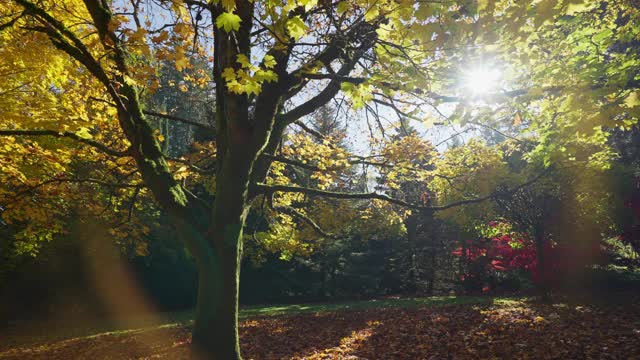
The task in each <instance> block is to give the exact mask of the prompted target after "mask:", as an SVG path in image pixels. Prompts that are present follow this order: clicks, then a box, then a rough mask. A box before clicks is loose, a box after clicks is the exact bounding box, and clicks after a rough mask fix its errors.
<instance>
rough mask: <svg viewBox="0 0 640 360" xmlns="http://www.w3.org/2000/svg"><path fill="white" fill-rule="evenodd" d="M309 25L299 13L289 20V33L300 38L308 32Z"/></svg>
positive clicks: (295, 37)
mask: <svg viewBox="0 0 640 360" xmlns="http://www.w3.org/2000/svg"><path fill="white" fill-rule="evenodd" d="M307 29H308V28H307V25H306V24H305V23H304V21H302V18H301V17H300V16H298V15H296V16H294V17H292V18H291V19H289V20H287V33H288V34H289V36H291V37H292V38H294V39H296V40H299V39H300V38H302V37H303V36H304V35H305V34H306V33H307Z"/></svg>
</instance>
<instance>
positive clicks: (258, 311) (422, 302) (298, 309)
mask: <svg viewBox="0 0 640 360" xmlns="http://www.w3.org/2000/svg"><path fill="white" fill-rule="evenodd" d="M493 300H494V299H493V298H491V297H486V296H433V297H428V298H406V299H377V300H364V301H348V302H336V303H308V304H293V305H263V306H252V307H245V308H242V309H240V315H239V316H240V318H241V319H247V318H252V317H261V316H277V315H296V314H301V313H315V312H333V311H349V310H351V311H355V310H367V309H376V308H390V307H403V308H415V307H418V306H443V305H465V304H481V303H486V304H489V303H492V302H493Z"/></svg>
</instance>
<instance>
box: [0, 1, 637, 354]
mask: <svg viewBox="0 0 640 360" xmlns="http://www.w3.org/2000/svg"><path fill="white" fill-rule="evenodd" d="M508 3H509V2H506V1H505V2H502V1H500V2H493V1H487V2H485V1H481V2H479V4H475V3H474V2H472V1H465V2H463V3H460V4H456V5H451V4H448V3H442V2H439V1H434V2H413V1H406V2H397V1H369V0H357V1H352V2H351V1H341V2H337V3H333V2H328V1H313V0H310V1H309V0H299V1H291V2H286V3H281V2H272V1H240V0H238V1H226V0H223V1H212V2H201V1H198V0H172V1H162V2H155V1H143V2H140V1H132V2H130V3H125V2H123V3H117V2H111V1H108V0H85V1H82V2H81V1H55V0H49V1H43V2H32V1H29V0H10V1H8V2H4V3H3V4H2V5H0V14H1V15H2V23H0V29H2V33H1V34H2V42H3V51H4V52H5V53H4V54H3V59H4V60H3V66H5V67H3V71H5V70H4V69H5V68H9V70H11V69H10V68H11V66H12V65H11V64H9V62H8V61H7V59H16V58H17V59H21V60H22V61H23V62H25V63H29V64H30V65H35V67H33V66H32V67H28V69H27V71H24V72H22V73H20V74H18V75H9V78H10V79H12V80H15V81H17V82H18V84H16V86H18V88H19V89H23V90H24V89H28V91H29V92H30V93H35V94H38V95H39V96H40V95H41V96H42V99H44V100H47V99H49V98H52V99H53V98H60V99H63V105H66V106H63V107H60V106H59V105H60V104H58V103H55V101H53V100H52V101H51V102H50V103H47V102H46V101H44V100H42V99H41V100H40V101H37V102H35V103H34V104H32V103H31V102H30V101H29V98H30V97H26V96H24V94H21V93H20V92H16V91H13V90H12V94H15V96H12V97H7V99H8V100H9V103H10V104H11V107H9V108H8V109H9V110H8V112H9V113H10V114H11V115H12V117H11V119H10V120H9V121H8V122H5V119H3V120H2V121H3V122H2V124H3V125H4V126H5V127H6V128H5V129H3V130H0V135H3V136H11V137H16V136H25V137H36V138H41V137H46V138H52V137H54V138H63V139H65V140H74V141H75V142H77V143H80V144H81V145H83V146H88V147H90V148H93V149H97V150H100V151H101V152H103V153H106V155H105V156H107V157H110V158H111V159H112V161H113V162H114V163H116V165H118V162H121V163H123V164H124V163H127V164H129V166H131V167H132V168H133V169H134V171H135V174H136V179H137V181H135V182H127V181H126V180H124V181H125V182H126V183H125V184H124V185H122V183H119V184H117V185H118V186H128V187H133V188H134V189H135V188H138V187H140V188H142V187H144V188H145V189H147V191H149V193H150V194H151V195H152V196H153V198H154V199H155V200H156V202H157V203H158V205H159V206H161V207H162V208H163V209H165V210H166V211H167V213H168V214H169V215H170V217H171V219H172V222H173V223H174V225H175V227H176V228H177V230H178V233H179V234H180V237H181V238H182V240H183V241H184V243H185V244H186V246H187V247H188V248H189V250H190V252H191V253H192V254H193V255H194V257H195V259H196V263H197V267H198V272H199V290H198V299H197V308H196V319H195V323H194V327H193V342H192V344H193V355H194V357H197V358H218V359H237V358H240V350H239V345H238V331H237V316H238V286H239V269H240V260H241V257H242V249H243V228H244V225H245V222H246V219H247V215H248V213H249V210H250V208H251V206H252V205H253V204H254V202H257V201H260V200H261V199H267V201H270V200H269V199H273V198H274V194H282V193H285V194H307V195H314V196H326V197H333V198H338V199H374V200H377V201H386V202H391V203H394V204H396V205H400V206H406V207H409V208H412V209H415V210H430V211H431V210H432V211H438V210H445V209H449V208H451V207H453V206H457V205H464V204H469V203H475V202H480V201H483V200H486V199H488V198H490V197H491V194H483V195H482V196H479V197H475V198H470V197H467V196H464V197H462V198H459V199H457V200H456V201H454V202H453V203H450V204H435V203H434V204H432V205H428V206H425V205H423V204H420V203H410V202H407V201H403V200H399V199H394V198H391V197H390V196H389V195H387V194H382V193H377V192H371V193H343V192H338V191H328V190H323V189H318V188H302V187H298V186H292V185H289V184H286V183H278V182H274V181H272V180H273V177H274V174H272V173H271V170H273V169H272V165H277V164H278V163H282V162H286V161H288V160H287V159H286V158H281V157H279V155H280V152H279V151H280V148H281V145H282V141H283V136H284V134H285V130H286V129H287V128H288V127H289V126H290V125H293V124H296V123H297V124H300V123H299V120H300V119H302V118H303V117H304V116H306V115H309V114H311V113H313V112H314V111H315V110H316V109H318V108H319V107H320V106H322V105H324V104H326V103H327V102H329V101H330V100H332V99H333V98H334V97H336V96H337V95H338V94H339V93H343V94H345V95H346V96H347V97H348V103H349V104H350V105H351V106H352V107H353V108H354V109H355V110H358V109H363V111H364V115H367V116H368V115H370V114H371V115H373V118H374V119H375V120H376V123H377V124H378V126H379V129H380V131H384V126H382V121H383V114H381V112H379V111H376V110H375V107H378V106H380V107H384V108H386V109H388V111H391V112H392V113H395V114H396V115H398V116H399V117H402V118H410V119H422V118H424V117H427V116H428V114H427V111H426V110H425V107H428V106H430V105H432V104H433V101H435V102H438V101H444V100H446V97H442V96H440V95H437V94H433V93H431V92H430V91H428V90H426V89H430V86H431V85H432V84H431V81H430V79H431V74H430V73H431V71H432V70H434V69H435V68H436V67H435V65H436V63H435V62H434V61H433V60H434V59H437V58H440V59H441V58H442V57H440V56H441V55H442V54H444V53H445V52H444V51H445V50H446V48H447V46H448V44H449V42H451V41H454V40H458V41H463V40H464V39H466V38H467V37H475V36H476V35H477V30H476V29H483V28H487V27H491V24H492V21H493V20H492V19H491V18H492V17H493V16H494V13H495V15H496V16H498V17H500V19H499V20H500V21H499V22H498V23H499V25H502V24H505V23H507V28H506V30H504V31H505V33H512V34H515V35H513V36H516V37H517V36H522V34H521V33H520V32H519V28H518V26H519V25H520V24H522V23H523V21H524V20H523V19H524V18H525V16H523V13H526V11H536V10H544V9H546V10H547V11H545V12H543V11H539V12H540V13H541V14H542V15H540V16H538V17H537V18H536V24H537V23H538V21H539V20H541V21H542V22H543V23H544V22H545V21H546V20H549V19H551V18H553V17H554V16H555V17H559V16H561V14H564V13H566V12H567V11H569V10H568V8H569V7H571V5H572V4H574V3H575V2H574V1H544V2H542V3H544V6H549V5H553V6H551V8H552V9H551V10H549V9H547V8H546V7H544V6H543V5H541V4H538V2H535V1H523V2H518V4H516V5H512V6H509V5H508ZM143 5H144V6H143ZM476 5H478V6H476ZM587 10H590V9H587ZM571 11H575V9H573V10H571ZM154 12H156V13H162V14H163V15H166V16H167V18H168V19H170V20H167V21H164V22H162V21H160V20H159V19H157V18H154V17H153V16H152V15H153V13H154ZM478 12H479V13H480V14H481V17H480V18H479V20H478V21H476V20H477V19H478V18H477V16H476V15H477V13H478ZM160 22H162V23H160ZM322 24H328V25H327V26H323V25H322ZM514 24H515V25H516V29H513V28H512V27H513V25H514ZM167 27H172V28H173V33H172V34H171V35H170V34H169V32H168V31H167V30H166V29H167ZM498 29H501V28H498ZM526 30H530V29H529V28H527V29H526ZM501 31H502V30H501ZM553 34H556V33H553ZM211 38H212V39H211ZM25 39H28V40H29V41H32V44H33V45H34V46H33V47H30V48H28V49H25V47H23V46H21V45H22V43H23V42H24V41H23V40H25ZM209 40H211V41H209ZM507 40H512V39H507ZM211 43H212V45H213V46H212V49H209V50H211V51H209V53H207V50H208V49H207V46H209V45H210V44H211ZM520 43H522V42H520ZM5 44H8V45H10V46H9V47H8V48H7V50H5V49H4V45H5ZM522 47H523V48H526V45H524V44H523V45H522ZM43 53H46V54H52V55H53V56H52V57H49V56H43ZM194 53H207V55H210V56H211V57H212V61H213V74H212V76H211V79H212V81H213V82H214V83H215V115H214V116H215V124H216V125H215V147H216V149H215V174H213V178H214V179H215V180H214V181H215V182H214V184H215V186H212V195H213V200H212V201H206V200H203V199H202V198H201V197H199V196H197V195H196V194H195V193H194V192H192V191H190V190H189V188H188V186H187V185H185V184H186V182H185V181H183V179H181V178H180V177H181V176H180V175H179V174H180V173H184V172H185V171H186V170H191V171H193V172H194V173H195V172H198V171H199V170H198V169H200V168H199V167H198V166H197V164H195V163H192V162H189V161H187V163H186V164H183V163H182V164H181V163H180V162H179V161H175V160H172V159H171V158H169V157H168V156H167V155H166V154H164V153H163V151H162V146H161V141H160V140H161V139H160V138H159V137H158V136H157V135H158V134H157V133H156V132H155V131H154V128H153V126H152V125H151V123H150V121H149V120H148V115H149V114H158V112H155V111H153V109H151V110H149V109H146V108H145V106H144V102H143V101H142V100H141V99H142V98H143V97H144V94H145V92H151V91H154V89H156V88H157V87H158V80H157V78H156V76H155V70H154V62H153V61H150V60H149V59H151V58H156V59H158V60H162V59H166V60H169V61H172V62H173V63H174V65H175V67H176V69H177V70H178V71H182V70H184V69H187V68H191V66H192V63H191V61H190V57H191V56H192V54H194ZM616 64H617V63H616ZM616 64H614V66H612V67H615V65H616ZM52 65H55V66H52ZM47 69H49V70H47ZM47 71H49V72H47ZM34 75H38V76H34ZM67 75H70V76H71V77H72V78H73V81H66V82H62V81H58V82H57V83H56V82H52V80H55V79H58V80H59V79H63V78H66V79H68V78H69V77H68V76H67ZM26 76H32V77H33V78H34V79H37V80H38V81H37V83H35V84H30V83H29V81H28V80H27V79H29V78H28V77H26ZM66 76H67V77H66ZM207 77H208V74H206V75H202V77H201V78H200V79H195V82H196V83H198V82H206V81H208V80H207ZM434 83H435V81H434ZM51 84H53V85H51ZM86 89H89V90H88V91H87V90H86ZM9 90H11V89H9ZM62 90H64V91H62ZM65 91H66V92H68V95H67V94H66V93H65ZM617 95H618V98H620V97H621V96H625V95H627V94H617ZM629 96H631V95H629ZM89 97H91V98H97V99H99V101H98V102H99V104H97V105H96V104H95V102H93V103H94V105H92V107H94V108H90V109H86V110H84V109H82V108H80V107H78V106H75V107H74V106H73V104H76V105H77V104H88V103H89V101H88V100H89ZM407 97H408V98H414V99H415V98H417V99H419V101H420V102H421V103H420V104H414V103H413V102H412V101H411V100H409V101H408V102H407ZM3 100H4V96H3ZM631 100H633V98H632V99H631ZM400 101H402V102H403V104H404V105H398V103H399V102H400ZM52 103H55V106H53V105H52ZM573 103H580V101H578V100H576V101H574V102H573ZM592 103H593V104H595V103H596V102H595V101H593V102H592ZM629 103H633V101H629ZM371 104H373V105H374V106H375V107H372V105H371ZM98 106H99V107H100V109H101V110H97V108H96V107H98ZM632 106H635V105H632ZM21 109H29V111H28V112H24V111H22V110H21ZM545 109H546V108H545ZM625 109H626V108H625ZM36 110H42V111H38V112H36ZM618 110H619V109H618ZM623 110H624V109H623ZM75 113H78V115H77V117H78V118H80V119H82V121H80V122H73V121H71V120H72V119H73V117H71V116H69V115H70V114H75ZM88 114H90V115H92V116H91V119H89V118H87V116H86V115H88ZM48 115H51V116H52V117H55V118H56V119H57V120H58V121H56V122H54V123H51V124H47V125H49V127H47V128H43V127H41V126H40V124H42V123H40V121H42V120H44V119H46V118H47V116H48ZM93 115H96V116H93ZM167 118H168V119H170V120H172V121H179V122H185V123H189V121H188V119H181V118H178V117H175V116H171V117H167ZM112 119H115V121H112ZM567 119H568V120H567V121H571V118H567ZM594 121H600V120H598V119H595V120H594ZM71 125H73V126H71ZM201 127H202V126H201ZM206 128H207V129H208V131H210V132H212V133H213V132H214V130H213V129H211V128H210V127H206ZM544 129H545V128H544V127H543V126H541V127H538V128H536V129H535V130H534V131H539V132H544V131H545V130H544ZM16 142H17V143H18V145H17V146H15V149H14V148H13V147H14V146H13V145H11V149H10V150H8V151H9V152H10V154H12V155H13V158H15V157H16V156H17V155H16V154H18V153H24V152H25V151H27V150H26V149H25V147H24V146H23V145H24V144H26V143H27V142H21V141H16ZM41 142H44V140H40V141H38V142H36V143H41ZM29 143H32V142H29ZM60 144H63V143H62V141H60V142H57V143H56V146H59V145H60ZM63 145H65V147H64V148H68V147H73V146H75V145H70V144H68V143H64V144H63ZM547 148H551V146H548V147H547ZM543 153H544V154H548V153H549V152H548V151H547V152H543ZM62 154H63V155H64V156H62V157H63V159H61V160H60V159H56V161H52V163H54V164H57V163H60V162H62V163H64V161H66V160H65V159H67V158H69V157H70V153H69V152H64V151H62ZM40 155H41V156H43V157H45V156H47V155H48V154H47V153H46V152H44V151H42V154H40ZM308 156H309V157H311V158H313V157H312V156H311V155H308ZM545 156H547V155H545ZM362 158H364V157H360V158H359V159H362ZM113 159H115V160H113ZM129 160H132V161H130V162H129ZM2 163H3V164H4V163H6V164H8V165H3V172H8V173H9V174H13V173H15V175H16V177H17V178H20V175H22V177H24V178H27V176H26V175H25V174H24V172H21V171H20V170H16V169H15V167H13V165H12V164H13V162H12V158H11V157H8V158H7V159H6V160H3V162H2ZM50 167H51V164H41V166H40V167H39V170H38V174H39V176H43V177H45V178H46V176H44V175H43V174H51V173H54V172H55V169H50ZM5 168H6V169H8V170H4V169H5ZM63 170H68V169H67V168H63ZM200 170H203V169H200ZM138 174H139V175H138ZM29 176H32V175H29ZM62 180H69V181H62ZM77 180H80V179H78V178H73V179H68V178H64V179H61V182H71V183H73V182H77ZM84 180H86V179H84ZM120 180H122V179H120ZM127 180H128V179H127ZM100 183H102V181H100ZM100 183H98V184H100ZM112 185H113V184H112ZM291 200H292V198H289V199H285V200H284V201H289V202H290V201H291Z"/></svg>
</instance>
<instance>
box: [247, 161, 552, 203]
mask: <svg viewBox="0 0 640 360" xmlns="http://www.w3.org/2000/svg"><path fill="white" fill-rule="evenodd" d="M548 170H549V169H546V170H544V171H542V172H541V173H540V174H538V175H537V176H535V177H533V178H532V179H530V180H528V181H526V182H524V183H522V184H520V185H518V186H516V187H514V188H512V189H508V190H505V191H500V192H499V194H502V195H503V194H508V193H514V192H516V191H518V190H520V189H522V188H524V187H527V186H529V185H531V184H533V183H535V182H536V181H538V180H539V179H540V178H542V177H543V176H544V175H545V174H546V173H547V172H548ZM253 188H254V191H256V192H259V193H263V194H269V193H274V192H292V193H301V194H308V195H316V196H324V197H330V198H335V199H352V200H354V199H360V200H367V199H369V200H371V199H377V200H382V201H386V202H389V203H392V204H395V205H399V206H402V207H406V208H409V209H414V210H423V211H442V210H446V209H450V208H453V207H457V206H462V205H469V204H477V203H481V202H484V201H486V200H489V199H491V198H493V197H495V196H497V195H498V192H497V191H496V192H492V193H491V194H489V195H486V196H482V197H478V198H473V199H466V200H459V201H454V202H451V203H448V204H445V205H438V206H422V205H418V204H412V203H409V202H406V201H403V200H400V199H395V198H392V197H390V196H388V195H385V194H379V193H376V192H370V193H342V192H334V191H326V190H320V189H312V188H305V187H299V186H289V185H266V184H255V185H253Z"/></svg>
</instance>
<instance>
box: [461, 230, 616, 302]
mask: <svg viewBox="0 0 640 360" xmlns="http://www.w3.org/2000/svg"><path fill="white" fill-rule="evenodd" d="M488 226H489V227H494V228H495V227H498V226H499V223H498V222H496V221H491V222H489V224H488ZM543 249H544V250H543V251H544V252H543V257H544V259H545V266H544V269H540V266H539V264H538V259H539V257H538V256H537V255H538V254H537V248H536V245H535V243H534V241H533V240H532V239H531V237H530V236H529V235H528V234H526V233H524V234H520V233H507V234H498V235H496V236H493V237H490V238H483V237H479V238H477V239H473V240H467V241H465V242H464V243H463V244H461V245H460V246H458V247H457V248H456V249H455V250H454V251H453V252H452V254H453V255H454V256H456V257H458V258H459V259H460V261H461V262H462V263H463V267H464V270H465V271H463V272H462V273H461V274H459V280H460V282H461V284H462V286H463V288H464V289H466V290H467V291H473V290H478V289H479V288H482V291H483V292H489V291H494V290H496V289H495V287H496V286H497V285H498V284H497V282H496V281H497V280H496V277H500V276H504V274H520V275H522V274H526V277H527V278H528V279H529V280H531V281H532V282H533V283H535V284H544V285H546V286H550V287H558V286H561V285H564V284H565V283H566V281H568V280H569V278H570V277H571V276H573V275H576V274H581V273H584V270H585V268H586V267H588V266H590V265H593V264H598V263H601V262H602V261H603V260H604V252H603V249H602V248H601V245H600V244H599V243H594V244H590V245H589V247H588V248H585V247H580V246H575V245H574V244H557V243H553V242H551V241H546V242H545V244H544V246H543Z"/></svg>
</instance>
